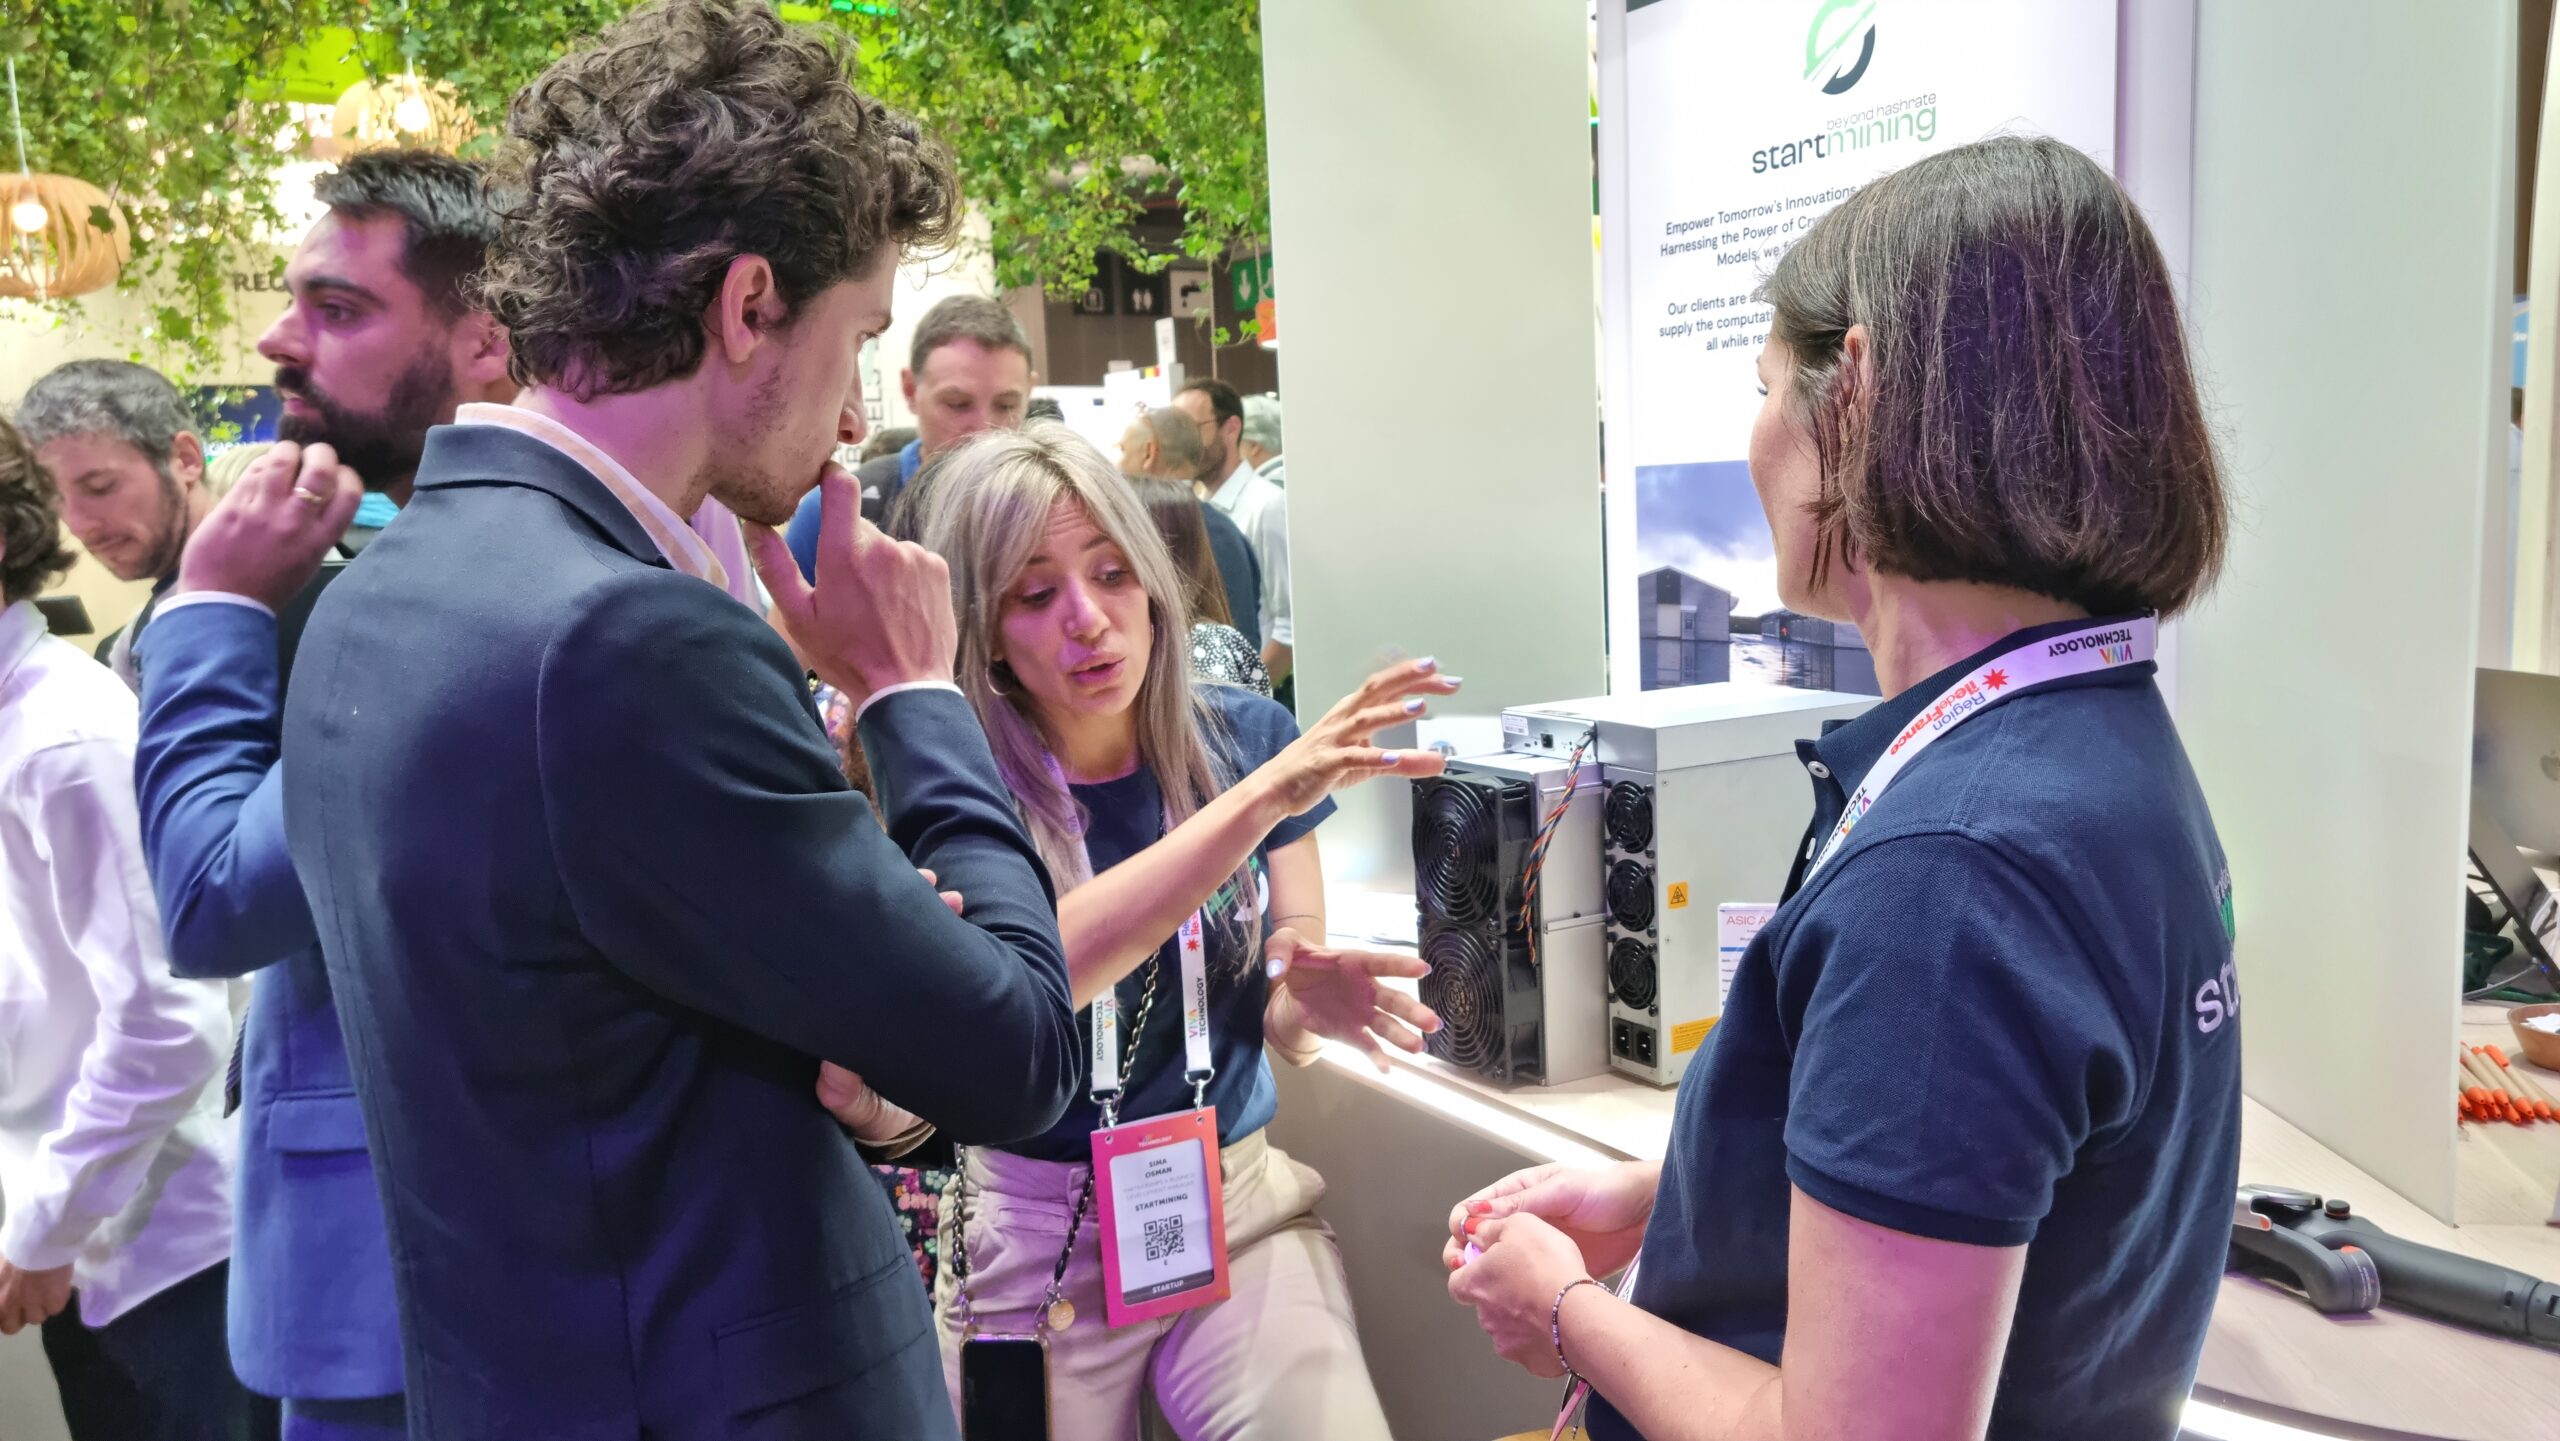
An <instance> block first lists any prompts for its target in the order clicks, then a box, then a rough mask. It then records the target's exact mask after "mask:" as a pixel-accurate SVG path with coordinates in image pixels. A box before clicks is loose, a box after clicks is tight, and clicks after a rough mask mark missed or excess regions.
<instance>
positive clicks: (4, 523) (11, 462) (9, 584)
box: [0, 420, 71, 605]
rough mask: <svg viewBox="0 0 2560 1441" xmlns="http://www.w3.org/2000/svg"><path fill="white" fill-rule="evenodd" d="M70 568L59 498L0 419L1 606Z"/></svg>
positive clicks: (32, 455) (31, 450) (22, 440)
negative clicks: (64, 540)
mask: <svg viewBox="0 0 2560 1441" xmlns="http://www.w3.org/2000/svg"><path fill="white" fill-rule="evenodd" d="M70 568H71V547H69V546H67V545H64V544H63V543H62V496H61V494H60V493H59V492H57V491H56V490H55V489H54V488H53V477H51V476H49V475H46V474H45V473H44V467H43V466H41V465H38V464H37V463H36V452H35V447H34V446H31V445H29V444H27V438H26V437H25V436H23V435H20V434H19V433H18V428H17V427H16V426H14V425H11V424H10V423H9V422H7V421H5V420H0V605H16V604H17V603H18V602H20V601H22V600H25V599H27V598H28V597H29V596H33V595H37V594H40V593H41V592H42V591H43V590H44V588H45V587H46V586H49V585H51V584H53V583H54V581H55V579H56V578H58V577H59V576H60V575H61V574H62V573H63V572H64V571H66V570H69V569H70Z"/></svg>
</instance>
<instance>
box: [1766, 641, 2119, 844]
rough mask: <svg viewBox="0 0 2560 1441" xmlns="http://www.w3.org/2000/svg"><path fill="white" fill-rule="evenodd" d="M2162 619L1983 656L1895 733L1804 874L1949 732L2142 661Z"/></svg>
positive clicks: (1842, 838) (1846, 835) (1851, 797)
mask: <svg viewBox="0 0 2560 1441" xmlns="http://www.w3.org/2000/svg"><path fill="white" fill-rule="evenodd" d="M2159 644H2160V622H2159V620H2158V619H2157V618H2156V617H2153V616H2148V615H2145V616H2137V617H2135V618H2134V619H2132V620H2110V621H2101V622H2099V623H2098V624H2096V625H2091V626H2084V627H2082V628H2081V629H2079V630H2075V631H2070V632H2067V633H2065V634H2062V635H2057V636H2049V637H2047V638H2045V639H2043V640H2036V641H2029V642H2027V643H2026V644H2025V645H2022V646H2018V647H2016V648H2014V649H2011V650H2006V651H2002V652H2001V653H2000V654H1998V655H1995V656H1993V657H1992V658H1991V659H1989V660H1987V661H1984V662H1983V663H1982V664H1981V665H1979V666H1977V667H1975V668H1974V670H1973V672H1972V674H1970V675H1967V676H1966V677H1964V678H1963V679H1962V680H1959V681H1957V682H1956V683H1955V684H1954V685H1952V686H1949V687H1947V690H1946V693H1945V694H1943V695H1941V696H1939V697H1938V698H1937V700H1935V701H1933V702H1931V703H1930V704H1929V705H1928V706H1927V707H1926V708H1925V709H1923V710H1922V711H1921V712H1920V713H1919V714H1918V715H1916V716H1913V717H1912V718H1911V722H1910V724H1908V725H1906V726H1904V727H1903V728H1902V732H1901V734H1899V735H1896V736H1895V737H1894V738H1893V744H1891V745H1889V746H1887V747H1885V751H1884V754H1883V755H1882V756H1880V757H1878V758H1877V760H1876V763H1875V765H1874V766H1872V767H1870V768H1869V769H1868V771H1867V775H1866V779H1864V780H1862V781H1860V782H1858V789H1857V793H1856V794H1854V795H1852V796H1850V797H1849V804H1848V805H1847V806H1846V807H1845V808H1843V809H1842V810H1841V812H1840V823H1839V824H1838V825H1835V826H1833V827H1832V828H1831V838H1830V839H1829V840H1826V841H1824V842H1823V843H1822V851H1821V853H1820V854H1818V855H1816V856H1815V857H1814V858H1813V864H1812V865H1810V866H1807V867H1806V868H1805V873H1804V879H1805V881H1806V882H1807V883H1810V882H1811V881H1812V880H1813V878H1814V875H1815V874H1816V873H1817V872H1819V871H1820V870H1821V869H1822V867H1823V864H1824V863H1825V862H1827V861H1829V860H1830V859H1831V857H1832V856H1833V854H1835V853H1836V852H1838V851H1839V849H1840V843H1841V842H1842V841H1845V840H1847V839H1848V838H1849V832H1850V831H1851V830H1853V829H1855V828H1856V826H1857V824H1858V822H1859V821H1861V820H1863V819H1865V818H1866V814H1867V812H1868V811H1869V810H1871V809H1873V808H1874V806H1875V803H1876V798H1877V797H1879V796H1881V795H1883V794H1884V791H1885V787H1887V786H1889V785H1892V784H1893V781H1894V777H1896V776H1899V775H1901V774H1902V770H1903V767H1905V766H1908V765H1910V764H1911V762H1912V759H1913V758H1914V757H1916V756H1918V755H1919V754H1920V753H1921V752H1922V751H1924V750H1927V749H1928V748H1929V747H1930V746H1931V745H1932V744H1934V743H1936V742H1937V741H1938V740H1940V739H1941V738H1943V737H1944V736H1945V735H1946V734H1947V732H1949V731H1951V730H1954V729H1955V728H1956V727H1957V726H1959V725H1962V724H1964V723H1965V722H1966V721H1967V720H1969V719H1971V718H1972V717H1973V716H1975V715H1976V714H1978V713H1979V712H1980V711H1981V710H1982V708H1983V707H1985V706H1987V705H1989V704H1991V703H1992V702H1993V701H1995V700H1998V699H2000V698H2001V697H2002V696H2007V695H2016V694H2020V693H2022V692H2025V691H2031V690H2036V689H2040V688H2041V687H2044V686H2048V685H2051V684H2053V683H2054V682H2055V681H2060V680H2068V679H2070V678H2071V677H2073V676H2083V675H2089V674H2092V673H2094V672H2097V671H2102V670H2112V669H2114V668H2115V667H2117V666H2120V665H2138V664H2140V663H2141V662H2143V661H2147V660H2149V659H2151V658H2152V656H2153V655H2154V654H2156V653H2157V652H2158V650H2159Z"/></svg>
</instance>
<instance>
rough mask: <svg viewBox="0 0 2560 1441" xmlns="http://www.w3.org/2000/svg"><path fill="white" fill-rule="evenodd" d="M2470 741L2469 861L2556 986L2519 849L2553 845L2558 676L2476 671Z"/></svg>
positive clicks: (2542, 893)
mask: <svg viewBox="0 0 2560 1441" xmlns="http://www.w3.org/2000/svg"><path fill="white" fill-rule="evenodd" d="M2473 700H2474V707H2473V712H2472V746H2471V838H2470V850H2471V860H2472V864H2473V865H2475V866H2477V867H2478V868H2479V871H2480V874H2481V875H2482V876H2483V877H2485V878H2486V879H2487V880H2488V882H2489V885H2490V887H2491V889H2493V890H2494V891H2496V893H2497V896H2498V899H2499V901H2500V902H2502V903H2503V904H2504V905H2505V906H2506V909H2507V911H2508V913H2509V914H2510V915H2512V916H2513V917H2514V918H2515V922H2516V939H2517V944H2519V945H2521V946H2522V947H2524V950H2525V954H2526V955H2528V956H2530V957H2531V958H2532V959H2533V962H2534V964H2535V965H2537V966H2539V967H2540V968H2541V970H2542V975H2543V979H2544V981H2545V982H2546V983H2548V984H2550V985H2552V986H2553V987H2555V988H2560V962H2555V960H2554V958H2553V956H2552V954H2551V951H2550V949H2549V948H2548V947H2546V946H2544V945H2543V943H2542V940H2541V938H2540V937H2539V936H2538V935H2537V934H2535V932H2534V928H2533V923H2534V921H2535V920H2536V919H2537V918H2538V917H2540V915H2541V914H2542V910H2543V907H2544V906H2545V905H2546V904H2548V903H2549V900H2550V894H2549V892H2548V891H2547V890H2546V889H2545V888H2544V886H2543V884H2542V878H2541V876H2540V875H2539V874H2538V873H2537V872H2536V871H2535V869H2534V867H2533V865H2532V863H2531V862H2530V861H2529V860H2527V859H2526V850H2527V849H2528V848H2529V849H2531V850H2532V851H2536V852H2541V853H2544V854H2550V853H2553V852H2560V676H2549V675H2538V674H2533V673H2529V672H2525V671H2508V670H2487V669H2484V670H2482V671H2481V672H2480V676H2479V684H2478V688H2477V690H2476V692H2475V693H2474V697H2473Z"/></svg>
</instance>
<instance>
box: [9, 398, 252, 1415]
mask: <svg viewBox="0 0 2560 1441" xmlns="http://www.w3.org/2000/svg"><path fill="white" fill-rule="evenodd" d="M61 526H62V513H61V510H60V508H59V501H58V500H57V498H56V494H55V491H54V488H53V483H52V481H51V480H50V479H49V478H47V476H46V475H45V473H44V471H43V470H42V469H41V468H40V467H39V466H38V465H37V463H36V457H35V452H34V449H33V447H31V446H29V445H28V444H27V442H26V440H25V438H24V437H23V436H21V435H20V434H19V432H18V431H17V430H16V428H14V427H13V426H11V425H10V424H9V423H8V422H6V421H0V997H5V998H6V1002H5V1004H0V1195H5V1196H6V1197H7V1198H8V1206H7V1212H6V1217H5V1219H0V1334H5V1335H16V1334H17V1333H18V1331H19V1330H20V1329H22V1328H24V1327H27V1326H40V1327H41V1328H42V1330H43V1335H44V1349H45V1358H46V1360H47V1361H48V1362H50V1363H51V1365H52V1368H53V1374H54V1381H55V1384H56V1387H57V1389H58V1390H59V1391H60V1393H61V1397H62V1410H63V1415H64V1417H65V1419H66V1420H68V1421H69V1423H70V1427H71V1434H72V1436H73V1437H74V1438H75V1441H243V1438H246V1437H248V1436H249V1435H251V1434H252V1431H253V1426H254V1425H255V1421H254V1420H253V1415H252V1411H251V1402H250V1398H249V1393H248V1392H247V1391H245V1390H243V1389H241V1386H240V1384H239V1383H238V1382H237V1381H235V1380H233V1379H232V1376H231V1364H230V1359H229V1357H228V1356H227V1355H226V1354H225V1352H224V1350H223V1310H224V1297H225V1291H226V1287H227V1285H228V1277H229V1271H230V1262H229V1257H230V1254H231V1166H232V1151H233V1146H232V1139H231V1132H230V1128H229V1127H227V1126H225V1125H223V1124H222V1112H221V1086H220V1084H219V1081H220V1078H221V1075H222V1055H223V1051H224V1049H225V1047H227V1046H228V1045H229V1044H230V1041H231V1008H230V1005H229V1003H228V1000H227V998H226V996H225V994H224V992H223V988H222V987H221V986H220V985H217V984H207V983H205V982H202V981H183V980H178V979H175V978H173V977H172V976H171V975H170V974H169V962H168V957H167V955H166V953H165V952H164V951H163V950H162V947H161V942H160V912H159V908H158V907H157V906H156V905H155V904H153V901H152V896H151V887H150V885H149V883H148V882H147V881H145V880H144V878H143V862H142V836H141V831H140V827H139V824H138V823H137V820H136V818H135V815H134V803H133V748H134V705H133V693H132V692H131V691H129V690H126V689H125V688H124V686H123V685H121V684H120V683H118V681H117V680H116V678H115V676H114V675H112V674H111V673H109V672H108V670H107V669H106V667H104V666H102V665H99V664H98V663H97V662H95V661H93V660H91V659H89V657H87V656H85V655H82V654H81V653H80V652H79V651H77V650H75V649H73V648H72V647H70V646H68V645H65V644H64V643H62V642H61V641H59V640H56V639H54V638H53V637H52V636H50V635H47V634H46V633H45V624H44V620H43V618H42V617H41V616H39V615H38V614H37V613H36V608H35V604H34V599H35V596H36V593H37V592H38V591H41V590H42V589H44V587H45V586H47V585H48V584H50V583H51V582H52V581H53V580H54V578H55V577H57V576H59V575H61V574H62V572H63V571H64V570H65V569H67V568H68V567H69V566H70V563H71V553H70V552H69V551H68V550H67V549H65V548H64V546H63V544H62V537H61ZM11 1429H13V1430H14V1429H15V1428H14V1427H13V1428H11Z"/></svg>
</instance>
